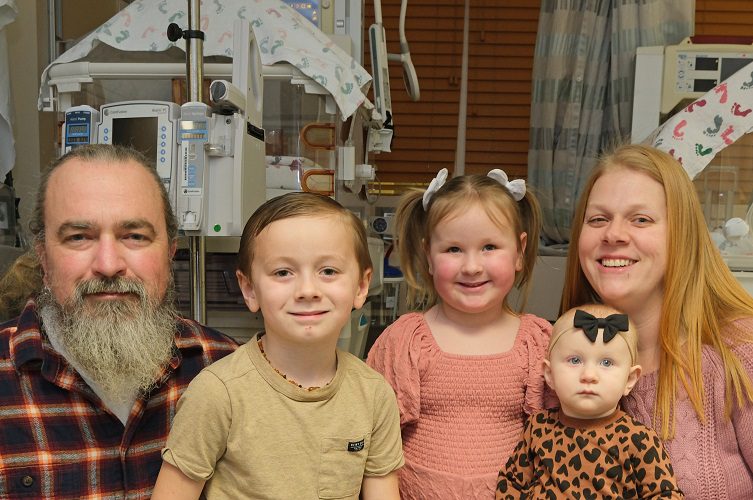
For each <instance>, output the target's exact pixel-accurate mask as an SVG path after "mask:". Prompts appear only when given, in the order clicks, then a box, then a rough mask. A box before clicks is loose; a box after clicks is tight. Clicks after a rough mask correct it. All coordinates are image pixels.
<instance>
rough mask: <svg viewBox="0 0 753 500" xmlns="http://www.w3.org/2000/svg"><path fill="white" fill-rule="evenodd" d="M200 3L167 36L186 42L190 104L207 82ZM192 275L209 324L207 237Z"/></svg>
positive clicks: (196, 240) (202, 317)
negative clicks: (181, 25) (184, 27)
mask: <svg viewBox="0 0 753 500" xmlns="http://www.w3.org/2000/svg"><path fill="white" fill-rule="evenodd" d="M199 5H200V0H188V29H187V30H181V29H180V28H179V27H178V26H177V25H175V24H171V25H170V26H168V28H167V37H168V38H169V39H170V40H171V41H173V42H174V41H176V40H178V39H179V38H185V39H186V88H187V89H188V100H189V101H190V102H202V95H201V94H202V83H203V80H204V60H203V52H204V51H203V49H204V32H202V31H201V30H199V29H197V28H199V26H200V20H201V11H200V8H199ZM188 251H189V269H188V272H189V276H190V278H191V315H192V317H193V319H194V320H195V321H198V322H199V323H204V324H206V317H207V307H206V304H207V301H206V260H205V258H206V239H205V237H204V236H189V237H188Z"/></svg>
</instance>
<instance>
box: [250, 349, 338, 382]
mask: <svg viewBox="0 0 753 500" xmlns="http://www.w3.org/2000/svg"><path fill="white" fill-rule="evenodd" d="M256 344H257V345H258V346H259V350H260V351H261V355H262V356H264V359H266V360H267V363H269V366H271V367H272V369H273V370H274V371H275V372H276V373H277V374H278V375H279V376H281V377H282V378H284V379H285V380H287V381H288V382H290V383H291V384H293V385H294V386H296V387H299V388H301V389H303V390H305V391H309V392H310V391H315V390H317V389H321V386H318V385H315V386H312V387H303V386H302V385H301V384H299V383H298V382H296V381H295V380H293V379H292V378H289V377H288V376H287V375H285V374H284V373H282V372H281V371H280V370H278V369H277V368H275V366H274V365H273V364H272V362H271V361H270V360H269V358H268V357H267V353H265V352H264V344H262V342H261V337H259V339H258V340H257V341H256ZM330 382H331V381H330ZM328 385H329V382H327V383H326V384H324V387H327V386H328Z"/></svg>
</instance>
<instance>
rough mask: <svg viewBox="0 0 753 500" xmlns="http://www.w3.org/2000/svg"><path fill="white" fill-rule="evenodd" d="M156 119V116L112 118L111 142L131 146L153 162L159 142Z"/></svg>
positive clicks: (155, 160)
mask: <svg viewBox="0 0 753 500" xmlns="http://www.w3.org/2000/svg"><path fill="white" fill-rule="evenodd" d="M157 120H158V118H157V117H156V116H145V117H139V118H113V120H112V143H113V144H119V145H121V146H129V147H132V148H133V149H136V150H138V151H140V152H141V153H143V154H144V156H146V157H147V158H148V159H149V161H151V162H152V164H155V163H156V162H157V144H158V143H159V138H158V137H157V130H158V126H157Z"/></svg>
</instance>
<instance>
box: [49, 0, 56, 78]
mask: <svg viewBox="0 0 753 500" xmlns="http://www.w3.org/2000/svg"><path fill="white" fill-rule="evenodd" d="M56 3H57V0H47V16H48V25H47V31H48V32H49V39H48V40H47V50H48V52H49V60H48V64H49V63H51V62H52V61H54V60H55V59H57V57H58V43H57V39H58V11H57V5H56Z"/></svg>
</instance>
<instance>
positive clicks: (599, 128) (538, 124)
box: [528, 0, 694, 245]
mask: <svg viewBox="0 0 753 500" xmlns="http://www.w3.org/2000/svg"><path fill="white" fill-rule="evenodd" d="M693 8H694V2H692V1H690V0H680V1H678V0H542V2H541V13H540V14H539V27H538V35H537V39H536V51H535V55H534V64H533V89H532V96H531V129H530V140H529V151H528V180H529V183H530V184H531V186H532V187H533V188H534V189H535V190H536V193H537V194H538V195H539V198H540V200H541V205H542V209H543V212H544V230H543V235H544V240H545V244H546V245H554V244H559V243H567V241H568V239H569V236H570V227H571V219H572V216H573V211H574V207H575V204H576V203H577V200H578V195H579V194H580V191H581V188H582V186H583V184H584V183H585V181H586V179H587V178H588V175H589V173H590V171H591V168H593V165H594V163H595V162H596V159H597V158H598V155H599V154H600V153H601V152H602V151H603V150H604V149H605V148H609V147H610V146H612V145H613V144H615V143H616V142H619V141H626V140H628V139H629V134H630V124H631V120H632V103H633V74H634V70H635V51H636V48H637V47H640V46H650V45H673V44H676V43H679V42H680V41H681V40H682V39H683V38H685V37H687V36H690V35H691V34H692V31H693Z"/></svg>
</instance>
